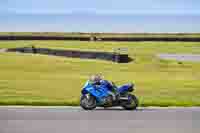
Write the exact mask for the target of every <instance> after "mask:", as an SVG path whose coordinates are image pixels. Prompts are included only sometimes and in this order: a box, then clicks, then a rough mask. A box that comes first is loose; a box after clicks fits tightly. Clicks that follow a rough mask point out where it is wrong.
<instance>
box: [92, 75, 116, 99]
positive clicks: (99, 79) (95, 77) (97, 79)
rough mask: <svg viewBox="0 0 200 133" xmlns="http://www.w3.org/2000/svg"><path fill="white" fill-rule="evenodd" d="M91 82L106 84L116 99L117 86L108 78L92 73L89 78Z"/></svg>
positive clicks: (93, 83)
mask: <svg viewBox="0 0 200 133" xmlns="http://www.w3.org/2000/svg"><path fill="white" fill-rule="evenodd" d="M89 84H91V85H106V87H108V89H109V91H108V93H109V94H110V95H111V96H112V97H113V100H116V95H117V91H116V86H115V85H113V84H112V83H110V82H109V81H108V80H104V79H103V78H102V76H101V75H98V74H97V75H92V76H91V77H90V79H89Z"/></svg>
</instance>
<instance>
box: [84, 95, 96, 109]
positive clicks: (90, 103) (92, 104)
mask: <svg viewBox="0 0 200 133" xmlns="http://www.w3.org/2000/svg"><path fill="white" fill-rule="evenodd" d="M80 106H81V107H82V108H83V109H85V110H93V109H95V108H96V99H95V97H94V96H91V95H89V99H88V97H87V96H86V95H82V96H81V100H80Z"/></svg>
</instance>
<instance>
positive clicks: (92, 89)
mask: <svg viewBox="0 0 200 133" xmlns="http://www.w3.org/2000/svg"><path fill="white" fill-rule="evenodd" d="M131 86H133V84H125V85H123V86H121V87H117V89H116V90H117V92H118V93H119V94H123V93H126V92H128V91H130V88H131ZM111 87H112V86H111V85H110V83H108V81H106V80H103V81H102V82H101V84H100V85H98V86H97V85H92V84H90V83H89V81H87V82H86V83H85V85H84V87H83V90H82V92H81V93H82V94H83V95H85V94H88V93H90V94H91V95H92V96H94V97H95V98H96V101H97V104H101V103H103V102H104V101H103V100H104V99H105V98H106V97H107V96H109V93H108V92H109V90H110V88H111ZM131 91H132V90H131Z"/></svg>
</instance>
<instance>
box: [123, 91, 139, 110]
mask: <svg viewBox="0 0 200 133" xmlns="http://www.w3.org/2000/svg"><path fill="white" fill-rule="evenodd" d="M128 97H129V100H128V101H124V102H122V105H121V106H122V107H123V108H124V109H126V110H135V109H137V107H138V104H139V102H138V99H137V97H136V96H135V95H132V94H129V95H128Z"/></svg>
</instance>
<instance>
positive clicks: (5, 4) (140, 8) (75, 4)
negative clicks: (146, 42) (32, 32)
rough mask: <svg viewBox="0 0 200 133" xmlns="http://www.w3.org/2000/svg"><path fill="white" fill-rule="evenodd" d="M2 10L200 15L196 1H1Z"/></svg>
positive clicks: (14, 11)
mask: <svg viewBox="0 0 200 133" xmlns="http://www.w3.org/2000/svg"><path fill="white" fill-rule="evenodd" d="M0 9H1V10H0V12H4V13H33V14H34V13H37V14H38V13H39V14H42V13H45V14H56V13H60V14H61V13H62V14H65V13H71V12H82V11H83V12H95V13H96V12H97V13H104V14H106V13H107V14H110V13H111V14H123V13H127V14H131V13H138V14H140V13H153V14H156V13H170V14H177V13H178V14H180V13H182V14H185V13H186V14H187V13H194V14H200V1H199V0H0Z"/></svg>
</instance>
